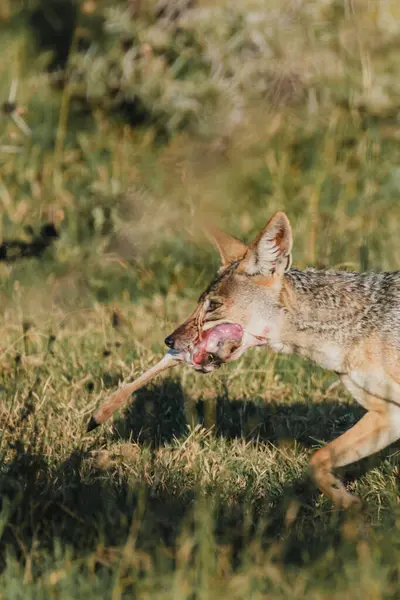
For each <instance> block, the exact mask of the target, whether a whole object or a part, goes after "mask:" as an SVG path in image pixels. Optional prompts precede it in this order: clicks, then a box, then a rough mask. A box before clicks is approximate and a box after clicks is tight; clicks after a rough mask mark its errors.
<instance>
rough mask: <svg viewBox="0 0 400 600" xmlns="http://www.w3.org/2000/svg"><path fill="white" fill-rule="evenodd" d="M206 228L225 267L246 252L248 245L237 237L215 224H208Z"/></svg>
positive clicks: (239, 258)
mask: <svg viewBox="0 0 400 600" xmlns="http://www.w3.org/2000/svg"><path fill="white" fill-rule="evenodd" d="M204 230H205V232H206V234H207V235H208V237H209V238H210V239H211V241H212V243H213V244H214V246H215V247H216V248H217V250H218V252H219V255H220V257H221V263H222V266H223V267H226V266H227V265H230V264H231V263H233V262H234V261H236V260H241V259H242V258H243V256H244V255H245V254H246V252H247V250H248V247H247V246H246V244H244V243H243V242H241V241H240V240H238V239H237V238H235V237H232V236H231V235H229V234H228V233H225V232H224V231H221V230H220V229H218V227H215V226H214V225H210V224H207V225H205V226H204Z"/></svg>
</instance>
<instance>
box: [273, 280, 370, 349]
mask: <svg viewBox="0 0 400 600" xmlns="http://www.w3.org/2000/svg"><path fill="white" fill-rule="evenodd" d="M379 278H380V276H379V275H376V274H360V273H348V272H343V271H315V270H313V269H310V270H306V271H298V270H296V269H291V270H290V271H288V272H287V273H286V274H285V278H284V282H283V286H282V293H281V300H282V306H283V308H284V311H285V319H284V330H285V332H283V333H285V334H286V336H289V337H290V336H297V339H299V337H298V336H299V335H300V334H304V335H307V336H308V337H309V338H310V342H311V341H312V342H315V343H317V342H318V339H319V338H321V339H324V340H330V341H335V342H337V343H345V342H346V340H348V339H350V338H352V339H354V338H355V337H357V335H359V334H361V332H362V330H363V329H364V328H365V326H366V322H365V316H366V312H367V310H368V307H370V306H371V290H372V289H373V288H375V289H376V288H377V287H379Z"/></svg>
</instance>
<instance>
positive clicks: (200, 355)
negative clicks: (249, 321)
mask: <svg viewBox="0 0 400 600" xmlns="http://www.w3.org/2000/svg"><path fill="white" fill-rule="evenodd" d="M242 338H243V327H242V326H241V325H239V324H238V323H220V324H219V325H216V326H215V327H213V328H212V329H208V330H207V331H204V332H203V333H202V337H201V340H199V341H197V343H196V344H195V345H194V346H193V348H192V350H191V352H190V362H191V364H192V365H193V367H194V368H195V369H196V370H197V371H202V372H204V373H208V372H210V371H212V370H213V369H215V368H216V367H219V366H220V365H221V364H223V363H225V362H227V361H229V360H230V358H231V357H232V355H233V354H234V353H235V351H236V350H238V348H239V347H240V345H241V343H242Z"/></svg>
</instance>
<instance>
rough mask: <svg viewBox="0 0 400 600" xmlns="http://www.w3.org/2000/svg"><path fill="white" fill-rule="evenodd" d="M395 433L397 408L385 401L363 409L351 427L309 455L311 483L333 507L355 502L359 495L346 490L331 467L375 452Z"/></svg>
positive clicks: (398, 432) (399, 427)
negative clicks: (365, 411)
mask: <svg viewBox="0 0 400 600" xmlns="http://www.w3.org/2000/svg"><path fill="white" fill-rule="evenodd" d="M399 437H400V409H399V408H397V407H392V406H390V405H387V406H383V408H382V410H379V411H378V410H371V411H369V412H367V414H365V415H364V416H363V417H362V418H361V419H360V420H359V421H358V423H356V424H355V425H354V427H352V428H351V429H349V431H346V433H344V434H343V435H341V436H340V437H338V438H337V439H336V440H334V441H333V442H331V443H330V444H327V445H326V446H325V447H324V448H321V449H320V450H318V451H317V452H316V453H315V454H314V455H313V456H312V458H311V461H310V467H311V472H312V477H313V479H314V481H315V483H316V484H317V486H318V487H319V488H320V490H321V491H322V492H323V493H324V494H325V495H326V496H328V497H329V498H330V499H331V500H332V502H333V503H334V504H335V505H336V506H337V507H340V508H349V507H350V506H351V505H352V504H359V503H360V500H359V498H357V496H353V495H352V494H350V493H349V492H347V491H346V489H345V487H344V485H343V483H342V482H341V481H340V480H339V479H337V477H335V475H334V474H333V469H335V468H336V467H344V466H345V465H348V464H350V463H353V462H356V461H357V460H360V459H362V458H365V457H366V456H369V455H371V454H374V453H375V452H379V450H382V449H383V448H385V447H386V446H388V445H389V444H391V443H392V442H394V441H396V440H397V439H399Z"/></svg>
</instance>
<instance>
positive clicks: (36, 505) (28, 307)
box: [0, 0, 400, 600]
mask: <svg viewBox="0 0 400 600" xmlns="http://www.w3.org/2000/svg"><path fill="white" fill-rule="evenodd" d="M108 4H109V3H107V2H106V1H103V2H100V1H99V2H92V3H91V2H85V3H83V7H84V11H83V14H84V15H86V16H85V18H89V17H90V15H96V11H101V10H102V9H103V7H105V6H106V5H108ZM199 4H201V6H202V7H204V6H208V8H209V9H210V10H211V11H214V12H211V19H210V16H208V17H207V13H202V15H199V14H198V13H191V14H190V15H186V16H185V19H186V25H185V26H187V27H193V23H194V27H195V29H196V31H201V28H203V27H211V25H212V31H211V33H210V35H209V37H208V38H207V40H208V41H207V44H208V45H207V44H206V47H207V51H209V52H212V53H213V54H212V55H213V57H214V59H215V60H217V59H218V60H220V61H221V65H222V67H223V68H224V69H227V70H229V69H233V71H234V72H235V73H236V75H235V81H234V82H233V84H234V85H233V84H232V87H231V88H230V87H229V86H228V87H226V86H225V87H223V90H222V91H221V97H220V102H219V103H217V104H216V106H215V107H214V110H215V112H214V113H213V115H212V117H213V119H211V121H209V122H214V123H216V124H217V125H218V126H217V125H216V126H215V130H214V131H213V132H212V133H214V135H210V131H209V130H207V136H206V137H204V135H203V137H198V136H193V134H189V133H187V132H180V133H176V134H174V135H173V136H172V137H171V138H170V139H169V141H168V143H164V144H161V145H160V143H159V140H158V138H157V131H156V128H154V127H152V126H146V127H141V128H139V127H132V126H129V125H128V124H127V123H126V122H125V121H122V120H121V119H117V118H115V115H110V113H109V112H107V110H105V109H104V107H101V108H99V107H93V106H90V107H89V108H90V110H87V106H85V107H84V110H82V105H81V104H80V103H79V102H76V101H74V100H73V93H72V92H73V91H74V88H73V84H72V83H70V84H68V85H67V86H66V87H64V89H63V90H62V91H61V92H60V91H57V90H56V89H54V88H53V87H51V86H50V85H49V80H50V79H54V78H55V77H54V75H52V76H50V75H49V74H48V73H46V72H45V70H44V65H45V63H46V60H47V59H46V60H45V58H44V55H43V54H37V53H35V52H34V51H33V46H32V39H31V35H30V34H29V33H28V30H29V28H28V27H27V26H26V22H24V19H27V15H28V13H27V12H26V11H27V10H28V8H26V7H22V4H21V6H20V5H19V4H18V6H17V3H16V4H15V7H14V6H12V4H11V3H10V2H7V1H5V0H3V2H1V1H0V18H1V19H4V27H3V29H2V31H1V42H0V44H1V49H2V58H3V60H2V62H1V65H0V81H1V83H2V86H1V89H2V90H3V92H2V98H1V101H2V102H3V101H6V100H7V98H8V90H9V89H10V88H11V86H12V81H13V80H16V79H18V89H17V95H16V98H15V101H16V103H17V109H18V115H19V117H20V118H22V119H24V121H25V122H26V124H27V125H28V126H29V128H30V130H31V135H28V134H27V131H26V130H25V131H24V128H23V126H22V129H21V127H20V125H21V123H20V122H18V119H17V122H16V121H15V119H14V120H13V119H12V118H11V117H10V115H9V114H7V115H3V116H2V120H1V121H0V128H1V129H0V199H1V203H2V219H1V220H0V233H1V237H2V241H8V242H9V241H11V240H14V241H15V240H18V241H19V243H20V244H21V243H27V244H28V245H29V244H31V243H32V239H33V238H35V236H37V235H38V234H39V232H40V228H41V226H42V225H43V224H45V223H53V224H54V225H55V227H56V228H57V230H58V232H59V238H58V239H57V240H55V241H54V243H52V244H50V245H49V247H48V248H47V249H46V250H45V251H44V253H43V254H42V255H40V256H38V257H37V258H33V259H20V260H15V261H10V260H8V261H6V260H1V261H0V294H1V306H2V316H1V321H0V328H1V348H0V362H1V365H0V366H1V374H0V412H1V415H2V424H3V427H2V433H1V435H0V446H1V461H0V490H1V497H2V504H1V510H0V534H1V536H0V537H1V543H0V559H1V568H2V575H1V577H2V584H3V585H2V588H1V590H0V597H4V598H11V597H12V598H14V597H15V598H18V597H23V598H29V597H32V598H34V597H40V598H47V597H49V598H54V597H57V598H80V597H88V598H97V597H98V598H103V597H107V598H113V600H114V599H117V598H123V597H137V598H153V597H157V598H160V599H164V598H165V599H167V598H171V599H172V598H173V599H174V600H175V599H182V600H183V599H187V600H189V599H190V600H192V599H194V598H196V599H197V598H199V599H206V598H207V599H213V598H218V599H221V600H223V599H224V598H238V599H239V598H252V599H255V600H258V599H260V600H261V599H263V600H264V599H266V598H282V599H284V598H290V599H292V598H294V599H297V598H298V599H300V598H308V599H309V598H310V599H315V600H319V599H322V598H323V599H324V600H325V599H332V600H336V599H338V598H339V597H342V596H343V595H344V594H347V595H349V596H351V597H352V598H355V599H358V598H360V600H361V599H363V600H364V599H365V598H370V599H371V600H372V599H374V600H375V599H380V598H385V599H386V598H397V597H398V595H399V583H398V579H399V573H398V565H399V559H400V554H399V552H400V550H399V544H398V536H399V533H398V532H399V524H400V521H399V516H400V515H399V508H398V498H399V496H398V449H397V446H393V447H391V448H390V449H388V450H387V451H386V452H384V453H381V454H380V455H379V456H377V457H373V458H371V459H369V460H368V461H364V462H363V463H362V464H360V465H356V466H354V467H351V468H350V469H348V470H346V472H345V473H343V476H344V477H345V478H346V480H347V484H348V485H349V486H350V488H351V489H352V490H354V491H355V493H357V494H358V495H360V496H361V497H362V498H363V500H364V501H365V506H366V508H365V510H364V511H363V513H362V514H361V515H360V516H359V517H354V516H352V515H344V514H336V513H334V512H333V510H332V508H331V506H330V505H329V503H328V502H327V501H326V500H325V499H324V498H322V497H321V496H320V494H319V493H318V492H316V490H315V489H314V488H313V487H312V486H311V485H310V482H309V481H308V478H307V476H306V465H307V461H308V458H309V456H310V454H311V452H312V451H313V450H314V449H315V448H317V447H319V446H320V445H321V444H322V443H324V442H326V441H329V440H330V439H332V438H334V437H337V436H338V435H339V434H340V433H342V432H343V431H345V430H346V429H348V428H349V427H350V426H351V425H352V424H353V423H354V422H355V421H356V420H357V419H358V418H359V416H360V415H361V413H362V410H361V409H360V408H359V407H358V406H356V405H355V404H354V403H353V402H352V401H351V399H350V398H349V397H348V395H347V394H346V393H345V391H344V390H343V389H342V387H341V386H339V385H337V382H336V378H335V376H334V375H333V374H332V373H329V372H326V371H322V370H320V369H318V368H316V367H314V366H313V365H311V364H309V363H307V362H305V361H303V360H300V359H298V358H295V357H291V358H290V357H280V356H277V355H272V354H270V353H268V352H265V351H254V352H253V353H249V354H248V355H246V356H244V357H243V358H242V359H241V361H240V362H239V363H237V364H235V365H231V366H226V367H224V368H223V369H221V370H220V371H218V372H217V373H215V374H213V375H212V376H208V377H202V376H200V375H196V374H194V373H192V372H190V371H189V370H188V369H187V368H185V367H182V368H181V369H180V370H179V369H178V370H175V373H174V377H173V378H171V377H161V378H160V379H159V380H157V381H155V382H154V385H152V386H150V387H149V388H148V389H144V390H141V391H140V392H139V393H138V394H137V395H136V397H135V398H136V399H135V403H134V404H133V406H132V407H130V408H128V409H127V410H125V411H123V413H122V414H120V415H117V416H116V419H115V422H114V423H112V424H107V425H105V426H103V427H102V428H101V429H100V430H98V431H97V432H95V433H93V434H91V435H88V434H86V433H85V425H86V422H87V419H88V417H89V415H90V413H91V412H92V411H93V409H94V408H95V406H97V405H98V403H100V402H101V401H103V400H104V399H105V398H106V397H107V396H108V395H109V394H110V393H111V392H112V391H113V390H114V389H115V388H116V387H117V385H118V382H119V381H121V380H125V379H126V380H128V379H132V378H133V377H134V376H136V375H137V374H138V373H139V372H141V371H142V370H144V369H145V368H147V367H148V365H149V364H150V363H152V362H155V360H156V358H157V357H159V356H160V354H161V353H162V352H163V348H162V340H163V339H164V337H165V335H166V334H167V333H169V332H170V331H171V329H172V328H173V327H174V326H175V325H176V323H178V322H179V321H181V320H182V319H183V318H185V317H186V316H187V314H188V313H189V311H190V310H191V308H192V306H193V303H194V301H195V299H196V297H197V296H198V294H199V292H200V291H201V289H202V286H203V285H204V284H205V282H207V281H208V280H209V279H210V277H211V275H212V273H213V271H214V268H215V267H216V257H215V255H214V254H213V252H212V250H211V249H210V248H208V246H207V245H205V244H204V239H203V238H202V237H201V234H200V232H199V231H198V229H197V222H198V219H199V217H200V216H202V215H204V214H206V215H211V216H213V217H214V219H215V220H216V221H217V222H218V223H219V224H220V225H223V226H226V228H227V229H229V230H230V231H231V232H232V233H234V234H236V235H238V236H241V237H243V238H244V239H246V240H249V239H251V237H252V236H253V235H255V233H256V232H257V230H258V229H259V228H260V227H261V226H263V225H264V224H265V222H266V220H267V219H268V218H269V216H270V215H271V213H273V211H274V210H277V209H284V210H286V211H287V212H288V214H289V216H290V218H291V221H292V223H293V229H294V235H295V264H296V266H299V267H302V266H304V265H307V264H310V263H311V264H317V265H322V266H332V267H336V266H339V265H340V266H345V267H346V266H347V267H350V268H355V269H358V268H367V267H369V268H374V269H394V268H398V260H397V257H398V217H400V208H399V207H400V204H399V202H398V196H399V190H400V183H399V171H398V164H399V157H400V153H399V148H398V137H399V130H398V129H399V128H398V118H397V103H398V94H397V91H396V87H395V86H396V85H397V83H396V82H397V80H398V76H397V73H398V68H399V66H398V60H397V54H396V52H397V50H396V40H397V37H396V36H397V35H398V28H399V26H398V23H399V20H398V19H397V11H398V6H397V3H395V2H389V1H388V2H383V1H382V2H380V3H379V5H378V3H375V2H368V1H365V2H343V3H341V2H330V1H326V2H322V1H321V2H307V3H302V2H293V3H287V4H285V6H283V5H282V3H277V2H271V3H269V5H268V10H269V11H271V15H272V16H271V21H270V23H273V24H274V27H271V28H269V29H268V28H267V29H266V30H265V27H264V24H262V27H261V25H257V19H256V18H255V16H257V14H256V13H257V11H259V10H260V6H261V3H260V2H258V1H257V2H254V3H253V2H251V3H250V2H249V1H248V2H240V3H239V4H238V5H237V7H236V9H235V10H236V12H237V14H236V17H237V16H238V15H239V17H240V14H241V13H244V14H249V13H250V12H251V11H253V16H252V18H251V19H250V24H249V22H247V25H246V27H243V30H240V32H239V33H240V34H241V36H242V37H240V36H239V38H240V39H239V38H238V37H237V38H235V39H234V40H233V41H235V43H239V42H240V43H242V44H243V48H245V49H246V48H248V46H247V45H248V44H249V40H250V41H251V39H253V41H255V43H256V42H257V43H260V37H259V35H258V34H257V31H258V29H257V28H259V27H261V29H262V32H264V33H263V35H264V34H265V39H264V42H265V43H266V42H268V43H266V45H264V46H263V48H264V51H265V52H267V50H268V51H270V52H271V53H272V54H271V57H272V58H271V60H266V55H265V53H264V54H263V53H262V52H261V51H260V52H261V54H257V53H256V54H257V56H256V57H255V58H256V59H257V60H255V62H251V61H250V60H249V62H246V61H247V58H246V57H248V54H246V52H244V54H240V53H239V54H235V52H233V51H232V52H226V47H225V46H224V44H223V40H224V39H225V38H224V35H225V33H224V31H225V29H224V28H225V26H226V24H227V23H228V19H227V17H226V13H223V10H222V9H223V4H224V3H223V2H220V3H218V6H215V5H214V4H215V3H214V4H213V3H209V2H201V3H199ZM225 4H226V3H225ZM20 8H26V10H23V11H22V12H21V13H20V14H19V16H18V15H17V16H15V15H14V11H15V13H18V11H19V9H20ZM147 8H148V7H147ZM327 11H328V13H329V19H328V18H327V16H326V15H327V14H328V13H327ZM232 14H233V13H232ZM13 15H14V17H13ZM196 15H197V16H196ZM204 15H205V16H204ZM221 15H222V16H221ZM224 15H225V16H224ZM17 17H18V19H20V20H18V19H17ZM14 18H15V19H16V20H15V21H14V20H11V21H10V19H14ZM196 19H198V21H196ZM200 21H201V22H200ZM229 22H230V21H229ZM288 23H289V25H290V26H289V25H288ZM10 24H12V27H11V25H10ZM123 24H124V22H123ZM220 25H221V27H222V26H223V27H222V30H220V29H219V27H220ZM85 26H87V27H89V29H90V22H89V21H88V22H86V24H85ZM29 31H30V30H29ZM221 31H222V33H221ZM256 34H257V35H256ZM141 35H147V29H146V27H144V26H142V29H141ZM228 41H229V43H231V42H232V43H233V41H232V40H228ZM246 44H247V45H246ZM256 45H257V44H256ZM239 46H240V44H239ZM239 46H235V47H236V48H238V47H239ZM229 48H231V46H229ZM251 48H252V52H253V51H254V52H255V50H254V47H253V46H252V47H251ZM31 55H32V58H31V59H30V60H29V57H30V56H31ZM243 61H244V62H243ZM242 62H243V64H244V63H246V64H245V66H246V69H245V68H244V67H243V69H241V68H239V67H240V65H241V64H242ZM250 62H251V64H250ZM261 67H262V69H261ZM228 68H229V69H228ZM260 69H261V71H262V72H261V74H260ZM261 75H262V77H261ZM252 77H253V78H254V77H256V81H258V82H259V83H260V85H261V83H262V84H263V85H264V86H266V89H261V90H260V89H259V90H258V91H257V89H256V87H250V83H249V82H250V81H253V79H252ZM164 83H165V82H164ZM220 83H221V82H220ZM222 83H224V82H222ZM224 85H225V83H224ZM246 86H247V92H248V93H247V92H246ZM224 94H228V95H229V94H235V95H234V96H233V95H231V97H230V100H229V102H227V103H226V104H224V98H225V97H226V96H224ZM257 94H258V95H257ZM239 96H240V98H239ZM238 98H239V99H240V102H241V103H243V104H242V105H241V119H238V120H236V121H235V120H233V121H234V126H232V119H231V118H230V117H231V116H232V115H231V112H230V111H231V110H233V108H232V107H235V106H237V103H238ZM221 99H222V100H221ZM292 100H293V102H292ZM3 108H4V107H3ZM169 109H170V107H169V108H168V110H169ZM228 109H229V110H228ZM85 111H86V112H85ZM3 112H5V111H3ZM228 113H229V114H228ZM14 116H15V115H14ZM206 117H207V118H208V116H207V115H205V116H204V119H205V120H206V121H207V119H206ZM225 117H229V119H228V120H226V119H225ZM202 119H203V116H202ZM209 122H208V121H207V123H208V125H207V126H209ZM18 123H19V125H18ZM201 123H203V121H201ZM201 123H200V124H201ZM203 133H204V132H203ZM30 228H31V229H30Z"/></svg>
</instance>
